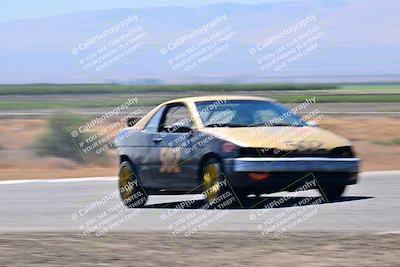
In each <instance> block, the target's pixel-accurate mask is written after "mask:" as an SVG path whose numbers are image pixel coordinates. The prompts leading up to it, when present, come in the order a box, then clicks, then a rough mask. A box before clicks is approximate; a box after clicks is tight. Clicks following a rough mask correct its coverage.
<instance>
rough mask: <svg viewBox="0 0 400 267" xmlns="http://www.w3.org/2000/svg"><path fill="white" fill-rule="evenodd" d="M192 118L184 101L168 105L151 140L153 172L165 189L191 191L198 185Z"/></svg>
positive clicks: (151, 172) (155, 178)
mask: <svg viewBox="0 0 400 267" xmlns="http://www.w3.org/2000/svg"><path fill="white" fill-rule="evenodd" d="M192 129H193V121H192V116H191V115H190V113H189V109H188V108H187V106H186V105H184V104H183V103H174V104H170V105H167V106H166V108H165V110H164V113H163V115H162V117H161V120H160V123H159V126H158V129H157V133H155V134H154V135H153V138H152V140H151V145H150V146H151V149H150V151H151V152H150V153H151V154H150V155H149V156H150V161H151V165H152V166H151V170H150V175H152V176H153V178H152V179H154V180H156V181H157V183H158V184H162V185H163V187H164V188H166V189H173V190H190V189H191V188H193V186H194V185H195V168H194V166H193V162H194V160H193V155H194V151H193V150H192V149H191V145H192V140H191V139H192V136H193V132H192Z"/></svg>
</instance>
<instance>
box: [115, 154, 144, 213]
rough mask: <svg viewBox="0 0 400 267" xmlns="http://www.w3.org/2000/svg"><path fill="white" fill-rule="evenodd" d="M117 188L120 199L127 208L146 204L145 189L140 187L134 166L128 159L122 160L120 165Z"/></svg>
mask: <svg viewBox="0 0 400 267" xmlns="http://www.w3.org/2000/svg"><path fill="white" fill-rule="evenodd" d="M118 189H119V193H120V196H121V199H122V201H123V202H124V204H125V206H127V207H128V208H140V207H143V206H144V205H145V204H146V201H147V194H146V191H145V190H144V188H143V187H142V185H141V183H140V181H139V179H138V176H137V174H136V172H135V169H134V167H133V166H132V164H131V163H130V162H128V161H124V162H122V163H121V165H120V169H119V179H118Z"/></svg>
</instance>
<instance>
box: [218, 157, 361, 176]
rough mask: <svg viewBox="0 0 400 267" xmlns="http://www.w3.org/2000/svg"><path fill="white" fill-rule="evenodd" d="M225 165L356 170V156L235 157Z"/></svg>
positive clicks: (242, 168)
mask: <svg viewBox="0 0 400 267" xmlns="http://www.w3.org/2000/svg"><path fill="white" fill-rule="evenodd" d="M225 165H229V166H232V168H233V169H232V171H233V172H352V173H355V172H358V171H359V168H360V159H358V158H318V157H312V158H311V157H310V158H235V159H226V160H225Z"/></svg>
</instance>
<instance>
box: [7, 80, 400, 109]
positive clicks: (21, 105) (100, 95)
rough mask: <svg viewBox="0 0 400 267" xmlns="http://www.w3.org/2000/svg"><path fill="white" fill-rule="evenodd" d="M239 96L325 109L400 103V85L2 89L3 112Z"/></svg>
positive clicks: (40, 86)
mask: <svg viewBox="0 0 400 267" xmlns="http://www.w3.org/2000/svg"><path fill="white" fill-rule="evenodd" d="M235 91H236V92H238V91H240V92H241V93H242V94H243V92H246V91H248V92H249V93H248V94H249V95H251V93H252V92H254V93H255V92H257V93H258V94H260V93H261V95H267V96H269V97H271V98H274V99H276V100H277V101H279V102H282V103H300V102H303V101H305V99H307V98H309V97H311V96H315V97H316V98H317V102H319V103H342V102H349V103H353V102H365V103H371V102H400V84H350V85H345V84H209V85H207V84H199V85H194V84H193V85H116V84H28V85H0V109H8V110H23V109H71V108H101V107H112V106H117V105H119V104H122V103H123V102H124V101H125V97H123V96H124V95H126V96H129V95H133V94H134V95H135V94H137V95H138V96H139V104H140V105H143V106H154V105H157V104H159V103H161V102H163V101H166V100H169V99H174V98H177V97H182V96H191V95H199V93H201V92H209V93H214V94H215V93H221V94H225V93H226V94H229V93H231V92H235ZM263 91H266V92H268V93H266V94H264V93H263ZM150 93H157V96H155V95H154V97H153V95H151V94H150ZM57 95H60V97H58V96H57ZM83 95H84V96H85V97H83ZM50 96H52V97H50Z"/></svg>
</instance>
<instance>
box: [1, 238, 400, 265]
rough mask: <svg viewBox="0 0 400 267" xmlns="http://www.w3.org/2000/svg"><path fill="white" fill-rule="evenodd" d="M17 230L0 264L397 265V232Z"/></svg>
mask: <svg viewBox="0 0 400 267" xmlns="http://www.w3.org/2000/svg"><path fill="white" fill-rule="evenodd" d="M261 238H262V237H260V236H259V235H258V234H257V233H252V232H249V233H233V232H225V233H207V234H198V235H196V236H193V237H190V238H186V237H180V238H174V237H172V236H171V235H170V234H164V233H113V234H108V235H106V236H103V237H100V238H96V237H84V236H82V235H80V234H73V233H19V234H3V235H1V236H0V262H1V263H2V266H77V265H79V266H178V265H181V266H184V265H190V266H396V265H398V263H399V262H400V254H399V253H398V248H399V247H400V235H399V234H382V235H378V234H361V233H360V234H343V233H330V232H329V233H315V232H310V233H296V234H288V235H285V236H281V237H279V238H276V239H268V240H267V239H264V240H263V239H261Z"/></svg>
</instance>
